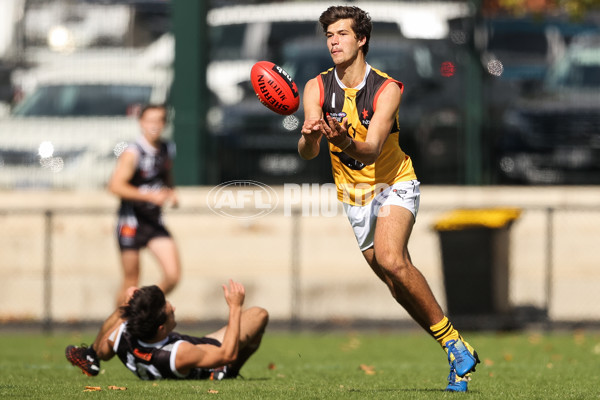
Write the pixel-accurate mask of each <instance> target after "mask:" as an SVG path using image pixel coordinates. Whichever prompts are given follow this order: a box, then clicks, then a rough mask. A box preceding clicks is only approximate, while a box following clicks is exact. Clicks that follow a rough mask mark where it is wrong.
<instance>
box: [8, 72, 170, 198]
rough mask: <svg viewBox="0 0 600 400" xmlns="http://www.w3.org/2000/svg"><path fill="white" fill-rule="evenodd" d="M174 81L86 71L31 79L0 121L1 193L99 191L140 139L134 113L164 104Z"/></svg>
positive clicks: (42, 74) (156, 74)
mask: <svg viewBox="0 0 600 400" xmlns="http://www.w3.org/2000/svg"><path fill="white" fill-rule="evenodd" d="M170 75H171V73H170V72H169V71H167V70H145V69H138V68H130V69H112V68H110V67H109V66H103V65H100V66H96V67H92V66H88V67H87V68H73V66H72V65H69V66H65V67H64V68H61V69H58V70H56V69H52V70H47V69H45V68H43V69H41V70H38V71H30V72H29V73H28V74H27V77H28V78H29V79H28V80H27V81H28V82H29V83H30V85H31V87H30V88H29V89H28V92H27V95H26V96H25V98H24V99H23V101H22V102H20V103H19V104H17V105H16V106H15V107H14V108H13V109H12V110H11V113H10V115H8V116H5V117H3V118H0V171H1V173H0V188H3V189H11V188H25V187H27V188H29V187H34V188H44V187H45V188H68V189H79V188H99V187H102V186H103V185H105V183H106V182H107V180H108V177H109V176H110V173H111V171H112V170H113V168H114V165H115V160H116V156H117V155H118V154H120V152H121V151H122V150H123V149H124V147H125V144H126V143H127V142H128V141H130V140H131V139H133V138H135V137H136V136H137V135H138V134H139V127H138V124H137V120H136V115H137V111H139V107H140V106H141V105H143V104H145V103H148V102H164V101H165V100H166V96H167V93H168V91H169V87H170V82H171V76H170Z"/></svg>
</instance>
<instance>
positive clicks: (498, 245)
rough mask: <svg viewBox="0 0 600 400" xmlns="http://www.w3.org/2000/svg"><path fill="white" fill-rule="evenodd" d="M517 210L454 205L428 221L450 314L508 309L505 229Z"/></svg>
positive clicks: (487, 313)
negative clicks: (455, 207) (436, 245)
mask: <svg viewBox="0 0 600 400" xmlns="http://www.w3.org/2000/svg"><path fill="white" fill-rule="evenodd" d="M520 213H521V210H520V209H515V208H493V209H460V210H454V211H452V212H450V213H448V214H446V215H444V216H442V218H440V219H439V220H438V221H437V223H436V224H435V225H434V229H435V230H436V231H437V232H438V234H439V238H440V245H441V253H442V264H443V275H444V286H445V289H446V302H447V309H448V314H449V315H450V316H452V317H477V316H479V317H485V316H493V315H506V314H508V313H509V311H510V305H509V298H508V287H509V233H510V226H511V224H512V222H513V221H515V220H516V219H517V218H518V217H519V215H520Z"/></svg>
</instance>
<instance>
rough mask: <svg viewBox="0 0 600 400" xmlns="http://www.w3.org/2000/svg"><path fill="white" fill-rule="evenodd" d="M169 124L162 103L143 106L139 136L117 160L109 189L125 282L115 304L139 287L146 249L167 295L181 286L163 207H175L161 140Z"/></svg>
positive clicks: (168, 146)
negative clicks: (117, 200)
mask: <svg viewBox="0 0 600 400" xmlns="http://www.w3.org/2000/svg"><path fill="white" fill-rule="evenodd" d="M166 122H167V108H166V107H165V106H164V105H153V104H151V105H147V106H146V107H144V108H143V109H142V110H141V112H140V116H139V125H140V130H141V136H140V137H139V138H138V139H137V140H136V141H135V142H133V143H130V144H129V145H128V146H127V148H126V149H125V150H124V151H123V153H122V154H121V155H120V156H119V160H118V161H117V166H116V168H115V171H114V173H113V175H112V177H111V179H110V182H109V185H108V188H109V190H110V191H111V192H112V193H113V194H115V195H117V196H118V197H119V198H120V199H121V206H120V208H119V212H118V214H119V217H118V223H117V239H118V243H119V249H120V252H121V265H122V267H123V283H122V285H121V288H120V290H119V293H118V295H117V304H121V303H122V302H123V300H124V299H125V291H126V290H127V288H129V287H131V286H138V283H139V276H140V249H142V248H144V247H148V249H149V250H150V251H151V252H152V254H153V255H154V256H155V257H156V259H157V260H158V263H159V264H160V266H161V268H162V272H163V278H162V281H161V282H160V283H159V284H158V286H159V287H160V288H161V290H162V291H163V292H164V293H165V294H168V293H169V292H170V291H171V290H173V288H175V286H176V285H177V283H178V282H179V279H180V276H181V266H180V261H179V254H178V251H177V246H176V244H175V241H174V240H173V238H172V237H171V234H170V233H169V231H168V230H167V229H166V228H165V226H164V224H163V220H162V207H163V206H164V205H165V204H167V203H170V204H171V205H172V206H173V207H176V206H177V205H178V200H177V195H176V193H175V191H174V185H173V175H172V165H173V157H174V153H175V151H174V145H173V144H172V143H167V142H165V141H163V140H162V139H161V135H162V133H163V131H164V129H165V126H166Z"/></svg>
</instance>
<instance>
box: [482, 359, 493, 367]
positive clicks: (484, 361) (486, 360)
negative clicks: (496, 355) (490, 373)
mask: <svg viewBox="0 0 600 400" xmlns="http://www.w3.org/2000/svg"><path fill="white" fill-rule="evenodd" d="M483 364H484V365H487V366H488V367H491V366H492V365H494V362H493V361H492V360H490V359H489V358H486V359H485V360H483Z"/></svg>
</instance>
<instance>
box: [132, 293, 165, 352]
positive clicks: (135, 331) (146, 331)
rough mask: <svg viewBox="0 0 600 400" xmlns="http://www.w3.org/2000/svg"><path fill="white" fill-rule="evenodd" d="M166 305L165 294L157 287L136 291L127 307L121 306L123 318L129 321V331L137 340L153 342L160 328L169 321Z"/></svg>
mask: <svg viewBox="0 0 600 400" xmlns="http://www.w3.org/2000/svg"><path fill="white" fill-rule="evenodd" d="M166 304H167V301H166V300H165V295H164V293H163V292H162V290H160V288H159V287H158V286H156V285H152V286H144V287H143V288H141V289H138V290H137V291H135V292H134V293H133V296H131V299H129V302H128V303H127V305H124V306H121V318H124V319H126V320H127V331H128V332H129V333H131V335H132V336H133V337H135V338H138V339H141V340H151V339H152V338H153V337H154V336H156V332H157V331H158V327H159V326H161V325H162V324H164V323H165V322H166V321H167V313H166V311H165V306H166Z"/></svg>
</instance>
